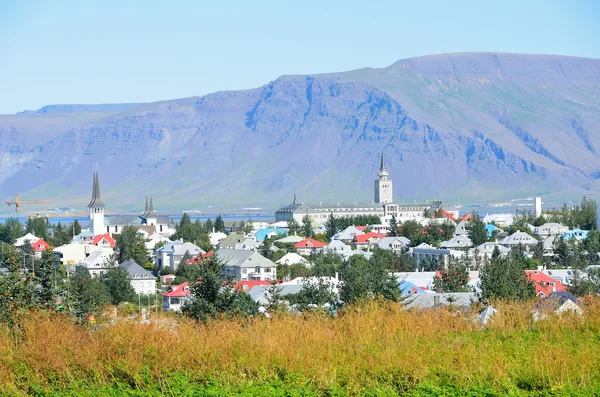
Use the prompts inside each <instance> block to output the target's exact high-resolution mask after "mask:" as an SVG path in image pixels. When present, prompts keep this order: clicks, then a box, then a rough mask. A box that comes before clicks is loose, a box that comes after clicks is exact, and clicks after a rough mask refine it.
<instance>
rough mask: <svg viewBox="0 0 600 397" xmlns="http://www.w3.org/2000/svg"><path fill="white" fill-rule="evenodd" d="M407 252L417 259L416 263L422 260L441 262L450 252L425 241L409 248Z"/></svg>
mask: <svg viewBox="0 0 600 397" xmlns="http://www.w3.org/2000/svg"><path fill="white" fill-rule="evenodd" d="M408 253H409V254H410V256H412V257H413V258H415V259H416V260H417V264H420V263H421V262H423V261H428V262H432V261H435V262H437V263H443V262H445V261H446V258H448V257H449V256H450V254H451V252H450V250H448V249H441V248H435V247H432V246H431V245H429V244H427V243H421V244H419V245H418V246H416V247H411V248H409V249H408Z"/></svg>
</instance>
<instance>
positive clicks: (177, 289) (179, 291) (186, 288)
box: [162, 282, 192, 312]
mask: <svg viewBox="0 0 600 397" xmlns="http://www.w3.org/2000/svg"><path fill="white" fill-rule="evenodd" d="M191 293H192V292H191V291H190V283H188V282H185V283H181V284H179V285H172V286H171V288H170V289H169V290H168V291H167V292H165V293H164V294H163V304H162V307H163V311H165V312H180V311H181V308H182V307H183V305H184V304H185V302H187V301H188V300H189V299H190V295H191Z"/></svg>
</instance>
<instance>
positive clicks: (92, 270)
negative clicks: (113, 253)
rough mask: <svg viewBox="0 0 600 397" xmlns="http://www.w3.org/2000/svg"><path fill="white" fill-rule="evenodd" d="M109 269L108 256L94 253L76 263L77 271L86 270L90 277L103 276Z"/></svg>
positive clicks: (102, 253)
mask: <svg viewBox="0 0 600 397" xmlns="http://www.w3.org/2000/svg"><path fill="white" fill-rule="evenodd" d="M109 268H110V254H107V253H106V252H102V251H94V252H92V253H91V254H90V255H89V256H88V257H87V258H83V259H81V260H80V261H79V262H78V263H77V269H81V270H87V271H88V273H89V274H90V276H92V277H101V276H103V275H104V274H105V273H106V272H107V271H108V269H109Z"/></svg>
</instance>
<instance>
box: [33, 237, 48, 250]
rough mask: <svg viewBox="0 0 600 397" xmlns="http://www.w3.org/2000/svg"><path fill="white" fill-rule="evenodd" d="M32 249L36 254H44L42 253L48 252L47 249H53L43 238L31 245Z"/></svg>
mask: <svg viewBox="0 0 600 397" xmlns="http://www.w3.org/2000/svg"><path fill="white" fill-rule="evenodd" d="M31 247H33V250H34V251H36V252H42V251H46V249H48V248H52V247H51V246H49V245H48V243H47V242H45V241H44V239H43V238H41V239H39V240H38V241H36V242H35V243H31Z"/></svg>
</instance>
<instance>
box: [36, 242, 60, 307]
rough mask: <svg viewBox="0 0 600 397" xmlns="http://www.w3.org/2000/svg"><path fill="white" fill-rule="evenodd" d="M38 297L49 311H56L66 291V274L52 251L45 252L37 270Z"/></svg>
mask: <svg viewBox="0 0 600 397" xmlns="http://www.w3.org/2000/svg"><path fill="white" fill-rule="evenodd" d="M35 270H36V271H35V281H36V284H37V286H36V296H37V301H38V303H39V304H40V305H41V306H42V307H44V308H45V309H48V310H54V309H56V307H57V305H58V296H59V294H61V293H62V292H63V291H64V283H63V280H64V279H65V277H66V273H65V272H64V270H63V269H62V266H60V262H58V261H57V259H56V256H55V255H54V253H53V252H52V251H49V250H47V251H45V252H44V253H43V254H42V260H41V261H39V262H38V264H37V266H36V269H35Z"/></svg>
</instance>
